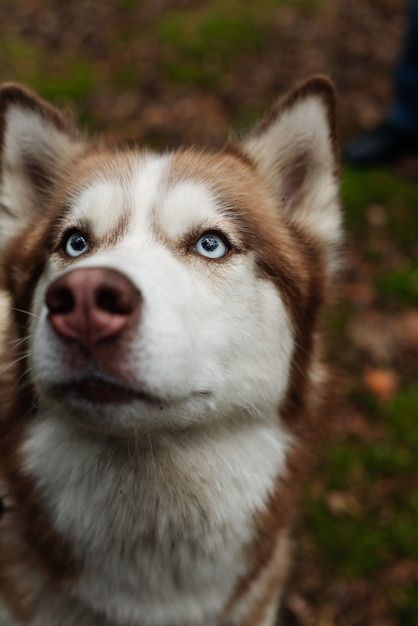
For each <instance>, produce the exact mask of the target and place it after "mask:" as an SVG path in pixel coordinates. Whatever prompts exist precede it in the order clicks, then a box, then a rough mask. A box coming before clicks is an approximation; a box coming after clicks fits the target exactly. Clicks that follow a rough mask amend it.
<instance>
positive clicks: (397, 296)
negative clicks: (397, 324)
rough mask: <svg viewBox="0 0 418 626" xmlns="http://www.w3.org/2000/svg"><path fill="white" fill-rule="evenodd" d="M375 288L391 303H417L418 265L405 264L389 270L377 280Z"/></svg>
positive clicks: (415, 304)
mask: <svg viewBox="0 0 418 626" xmlns="http://www.w3.org/2000/svg"><path fill="white" fill-rule="evenodd" d="M377 289H378V291H379V293H380V294H381V295H383V296H385V297H386V299H388V300H391V301H393V304H395V305H399V304H402V303H404V304H409V305H413V306H417V305H418V266H417V264H416V263H415V264H414V265H410V266H407V267H405V268H402V269H397V270H396V271H393V272H390V273H389V274H385V275H384V276H381V277H380V278H378V280H377Z"/></svg>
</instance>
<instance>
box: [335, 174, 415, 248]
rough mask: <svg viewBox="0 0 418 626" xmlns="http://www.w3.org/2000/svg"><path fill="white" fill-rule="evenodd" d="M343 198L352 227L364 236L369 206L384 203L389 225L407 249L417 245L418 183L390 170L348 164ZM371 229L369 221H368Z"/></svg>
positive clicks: (343, 183)
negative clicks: (349, 165)
mask: <svg viewBox="0 0 418 626" xmlns="http://www.w3.org/2000/svg"><path fill="white" fill-rule="evenodd" d="M342 200H343V205H344V213H345V216H346V222H347V225H348V226H349V228H350V229H351V230H352V231H353V232H354V233H355V234H356V235H359V234H360V235H361V236H363V237H364V232H365V224H366V215H365V212H366V209H367V207H369V206H370V205H376V204H380V205H382V206H383V207H384V208H385V210H386V212H387V221H388V223H387V228H388V230H389V232H390V234H391V236H392V237H393V238H395V239H396V240H397V241H398V242H399V245H400V246H402V249H403V250H404V251H405V252H408V251H413V250H414V248H415V247H416V219H417V217H416V216H417V213H416V212H417V203H418V185H417V184H415V183H413V182H410V181H408V180H403V179H402V178H400V177H399V176H396V175H395V174H394V173H393V172H391V171H389V170H383V169H382V170H364V171H363V170H355V169H350V168H345V169H344V171H343V176H342ZM366 232H367V225H366Z"/></svg>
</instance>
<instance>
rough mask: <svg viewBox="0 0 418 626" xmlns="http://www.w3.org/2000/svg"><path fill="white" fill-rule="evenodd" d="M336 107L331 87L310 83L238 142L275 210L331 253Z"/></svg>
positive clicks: (336, 223)
mask: <svg viewBox="0 0 418 626" xmlns="http://www.w3.org/2000/svg"><path fill="white" fill-rule="evenodd" d="M335 110H336V103H335V94H334V89H333V87H332V85H331V83H330V82H329V81H328V80H327V79H326V78H323V77H316V78H312V79H311V80H309V81H307V82H306V83H304V84H302V85H301V86H299V87H298V88H296V89H295V90H294V91H292V92H291V93H290V94H288V95H287V96H286V97H285V98H284V99H282V100H280V101H279V102H278V103H277V104H276V106H275V107H274V108H273V110H272V111H271V113H270V115H269V116H268V117H267V118H266V119H264V120H263V121H262V122H261V123H260V124H259V126H258V127H256V128H255V130H254V131H253V132H252V133H251V134H250V136H249V137H248V138H247V139H246V140H245V141H244V142H243V148H244V151H245V152H246V153H247V155H248V156H250V158H251V159H252V161H253V162H254V164H255V166H256V168H257V169H258V171H259V173H260V174H261V175H262V177H263V178H264V179H265V181H266V182H267V184H268V185H269V187H270V189H271V191H272V193H273V194H274V196H275V199H276V202H277V204H278V207H279V209H280V210H282V211H285V212H286V214H287V215H288V217H289V219H291V220H292V221H293V223H294V224H296V225H297V226H299V227H300V228H303V229H304V230H305V232H307V233H308V234H309V235H310V236H312V237H315V238H316V239H319V240H320V241H321V243H324V244H328V248H327V250H329V252H330V253H331V248H332V247H334V248H335V244H337V243H338V242H339V240H340V236H341V215H340V208H339V202H338V156H337V139H336V113H335Z"/></svg>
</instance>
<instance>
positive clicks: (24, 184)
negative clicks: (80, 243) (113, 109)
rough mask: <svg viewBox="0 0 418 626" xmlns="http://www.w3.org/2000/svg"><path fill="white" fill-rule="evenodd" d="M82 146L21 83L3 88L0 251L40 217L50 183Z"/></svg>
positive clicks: (0, 97)
mask: <svg viewBox="0 0 418 626" xmlns="http://www.w3.org/2000/svg"><path fill="white" fill-rule="evenodd" d="M83 149H84V143H83V141H82V140H81V139H80V137H79V136H78V135H77V133H76V132H75V131H74V130H73V128H72V127H71V125H70V124H69V123H68V122H67V120H66V119H65V118H64V116H63V115H62V114H61V113H60V112H59V111H58V110H57V109H55V108H54V107H52V106H51V105H49V104H48V103H47V102H45V101H44V100H42V99H41V98H39V96H37V95H36V94H34V93H32V92H31V91H29V90H28V89H26V88H25V87H22V86H20V85H15V84H12V83H9V84H6V85H4V86H3V87H2V88H1V89H0V165H1V181H0V253H1V250H2V249H3V248H4V246H5V245H6V244H7V242H8V241H9V240H10V239H11V238H12V237H13V236H14V235H15V234H16V233H17V232H19V230H20V229H22V228H24V227H25V226H26V225H27V224H29V223H31V222H34V221H36V220H37V219H38V218H39V217H41V215H42V211H43V209H44V208H45V203H46V200H47V196H48V194H49V192H50V190H51V188H52V187H53V185H54V184H56V183H57V182H58V181H59V178H60V176H62V174H63V173H64V172H65V170H66V168H67V167H68V165H69V163H70V162H71V161H72V160H73V159H74V158H75V157H76V156H77V155H78V154H79V153H80V152H81V151H82V150H83Z"/></svg>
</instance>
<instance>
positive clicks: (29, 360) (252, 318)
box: [0, 77, 341, 626]
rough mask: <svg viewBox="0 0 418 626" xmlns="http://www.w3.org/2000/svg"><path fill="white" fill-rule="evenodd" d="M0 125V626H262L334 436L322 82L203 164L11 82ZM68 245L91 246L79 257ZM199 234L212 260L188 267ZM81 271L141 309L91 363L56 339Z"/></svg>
mask: <svg viewBox="0 0 418 626" xmlns="http://www.w3.org/2000/svg"><path fill="white" fill-rule="evenodd" d="M0 107H1V176H2V178H1V196H0V203H1V204H0V258H1V261H2V283H3V288H4V289H5V291H6V292H7V295H6V296H4V298H6V301H7V304H6V307H7V311H6V313H5V315H6V320H3V321H2V325H3V328H2V342H3V343H2V353H1V365H0V407H1V409H0V410H1V415H0V452H1V455H0V459H1V460H0V473H1V480H2V484H3V486H4V493H7V498H6V500H5V501H6V503H9V504H10V510H8V511H7V512H6V513H4V514H3V516H2V520H1V522H0V568H1V569H0V596H2V597H3V604H4V607H5V608H4V611H8V614H9V618H10V620H11V623H12V624H20V623H22V624H30V625H31V626H99V625H100V626H110V625H112V626H272V625H273V624H274V623H275V620H276V616H277V610H278V606H279V602H280V596H281V593H282V590H283V585H284V581H285V578H286V571H287V568H288V562H289V545H288V541H289V540H288V529H289V526H290V524H291V520H292V516H293V510H294V503H295V499H296V497H297V489H298V485H299V482H300V480H301V477H303V476H304V475H305V474H306V472H307V471H309V451H310V449H311V446H312V445H313V444H314V443H315V442H316V441H317V440H318V437H319V435H320V433H321V432H323V431H324V430H326V429H327V423H328V422H329V415H328V414H327V412H326V410H325V409H324V406H325V405H324V401H325V398H326V395H327V391H328V390H327V386H328V385H329V383H328V382H327V381H328V378H327V374H326V370H325V368H324V366H323V365H322V362H321V340H320V338H319V334H318V322H319V314H320V312H321V308H322V306H323V305H324V303H325V302H326V301H327V299H328V296H329V294H330V292H331V288H332V282H333V277H334V274H335V271H336V268H337V266H338V248H339V242H340V236H341V217H340V208H339V202H338V171H337V170H338V168H337V165H336V138H335V100H334V94H333V89H332V87H331V86H330V84H329V82H328V81H327V80H326V79H324V78H321V77H319V78H314V79H311V80H310V81H308V82H306V83H305V84H303V85H301V86H300V87H299V88H297V89H296V90H295V91H293V92H292V93H290V94H289V95H287V96H286V97H285V98H284V99H282V100H280V101H279V102H278V104H277V105H276V106H275V107H274V108H273V110H272V112H271V113H270V115H269V116H268V117H267V118H266V119H265V120H264V121H263V122H262V123H261V124H260V125H259V126H258V127H257V128H256V129H255V130H254V131H253V132H252V133H251V134H250V135H249V136H248V137H247V138H246V139H244V140H243V141H241V142H235V143H234V142H229V143H227V144H226V145H225V146H224V148H223V149H222V150H221V151H219V152H216V153H211V152H205V151H196V150H192V149H186V150H180V151H175V152H173V153H169V152H167V153H165V154H155V153H153V152H151V151H148V150H145V149H142V148H141V149H140V148H138V149H122V148H120V149H117V148H114V147H107V146H106V145H105V144H104V143H98V142H90V143H89V142H88V141H87V140H85V139H84V138H83V137H82V136H81V135H80V134H78V133H77V132H76V131H75V130H74V129H73V128H72V126H71V125H70V124H69V123H68V122H67V121H66V120H65V119H64V117H63V116H62V115H61V114H60V113H59V112H58V111H56V110H55V109H54V108H53V107H51V106H50V105H48V104H46V103H45V102H43V101H42V100H41V99H40V98H38V97H37V96H36V95H34V94H32V93H31V92H29V91H27V90H26V89H24V88H22V87H20V86H16V85H5V86H4V87H3V89H2V90H1V92H0ZM74 229H77V231H79V232H80V233H82V234H83V236H84V237H85V238H86V239H85V240H88V243H89V245H90V248H89V249H88V250H87V251H86V252H85V253H84V254H81V255H80V256H78V257H76V258H73V257H72V256H68V254H67V253H66V245H68V238H69V236H70V233H71V232H74ZM207 232H210V233H215V235H216V236H217V237H220V240H221V242H224V244H225V249H226V253H225V255H224V256H222V257H221V258H208V257H207V256H202V254H201V248H200V249H199V248H196V246H197V244H198V242H199V240H200V238H201V237H202V235H204V233H207ZM205 245H208V243H207V241H206V240H205ZM222 245H223V244H222ZM91 268H98V270H99V272H100V276H102V275H103V276H105V277H109V276H116V278H117V281H120V282H123V284H124V285H128V287H127V289H129V290H130V291H131V293H135V294H136V296H137V300H135V305H134V306H133V309H132V310H130V313H129V323H127V322H126V320H125V321H123V328H122V330H120V331H118V332H115V333H113V335H112V336H110V337H106V338H105V339H103V340H102V341H98V342H97V343H95V344H94V347H92V348H91V349H90V347H89V345H90V344H88V341H89V338H87V339H85V338H84V339H83V341H84V343H82V342H81V343H82V345H81V344H80V341H81V339H80V341H79V340H78V339H79V338H78V337H76V338H75V339H74V340H71V338H68V337H67V336H63V335H62V334H61V332H60V327H59V323H58V322H57V321H56V319H58V317H59V316H60V315H61V312H60V311H59V310H58V312H57V311H54V310H52V304H50V300H48V298H50V296H48V293H50V289H55V291H56V285H57V284H58V285H61V283H58V282H57V281H59V280H60V281H64V284H65V285H67V283H68V281H69V280H70V279H69V276H72V277H74V276H82V277H83V276H91V275H92V273H91V272H90V273H89V272H88V270H89V269H90V270H91ZM76 271H77V272H78V273H77V274H75V272H76ZM80 272H81V273H80ZM106 280H107V278H106ZM87 282H88V281H87ZM83 284H84V283H83ZM86 284H87V283H86ZM51 285H53V286H54V287H51ZM83 289H84V287H83ZM85 289H87V288H85ZM94 293H96V292H94ZM90 295H91V294H90ZM90 295H89V294H87V295H86V297H90ZM47 300H48V304H47ZM96 305H97V303H96V304H94V305H91V306H96ZM89 306H90V305H89ZM97 306H98V305H97ZM103 306H104V308H105V309H106V303H105V304H104V305H103ZM83 310H84V309H83ZM132 311H133V312H132ZM90 314H92V313H91V311H90V312H89V311H88V312H87V313H85V312H84V313H82V315H87V316H88V315H90ZM95 314H96V313H95ZM105 314H106V315H107V316H108V317H109V316H110V317H112V316H116V317H117V316H118V315H122V313H120V312H116V313H114V312H113V311H112V310H111V308H110V309H108V310H107V309H106V311H105ZM124 314H125V313H123V315H124ZM80 315H81V313H80ZM83 319H84V318H83ZM118 319H119V318H118ZM58 321H59V320H58ZM111 321H112V323H113V321H114V320H113V317H112V320H111ZM125 322H126V323H125ZM65 323H66V322H65ZM109 323H110V322H109ZM67 331H68V328H67ZM77 332H78V331H77ZM86 341H87V344H86V343H85V342H86ZM87 379H88V382H86V381H87ZM9 618H8V619H9ZM4 619H6V618H4ZM2 623H3V622H2Z"/></svg>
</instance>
